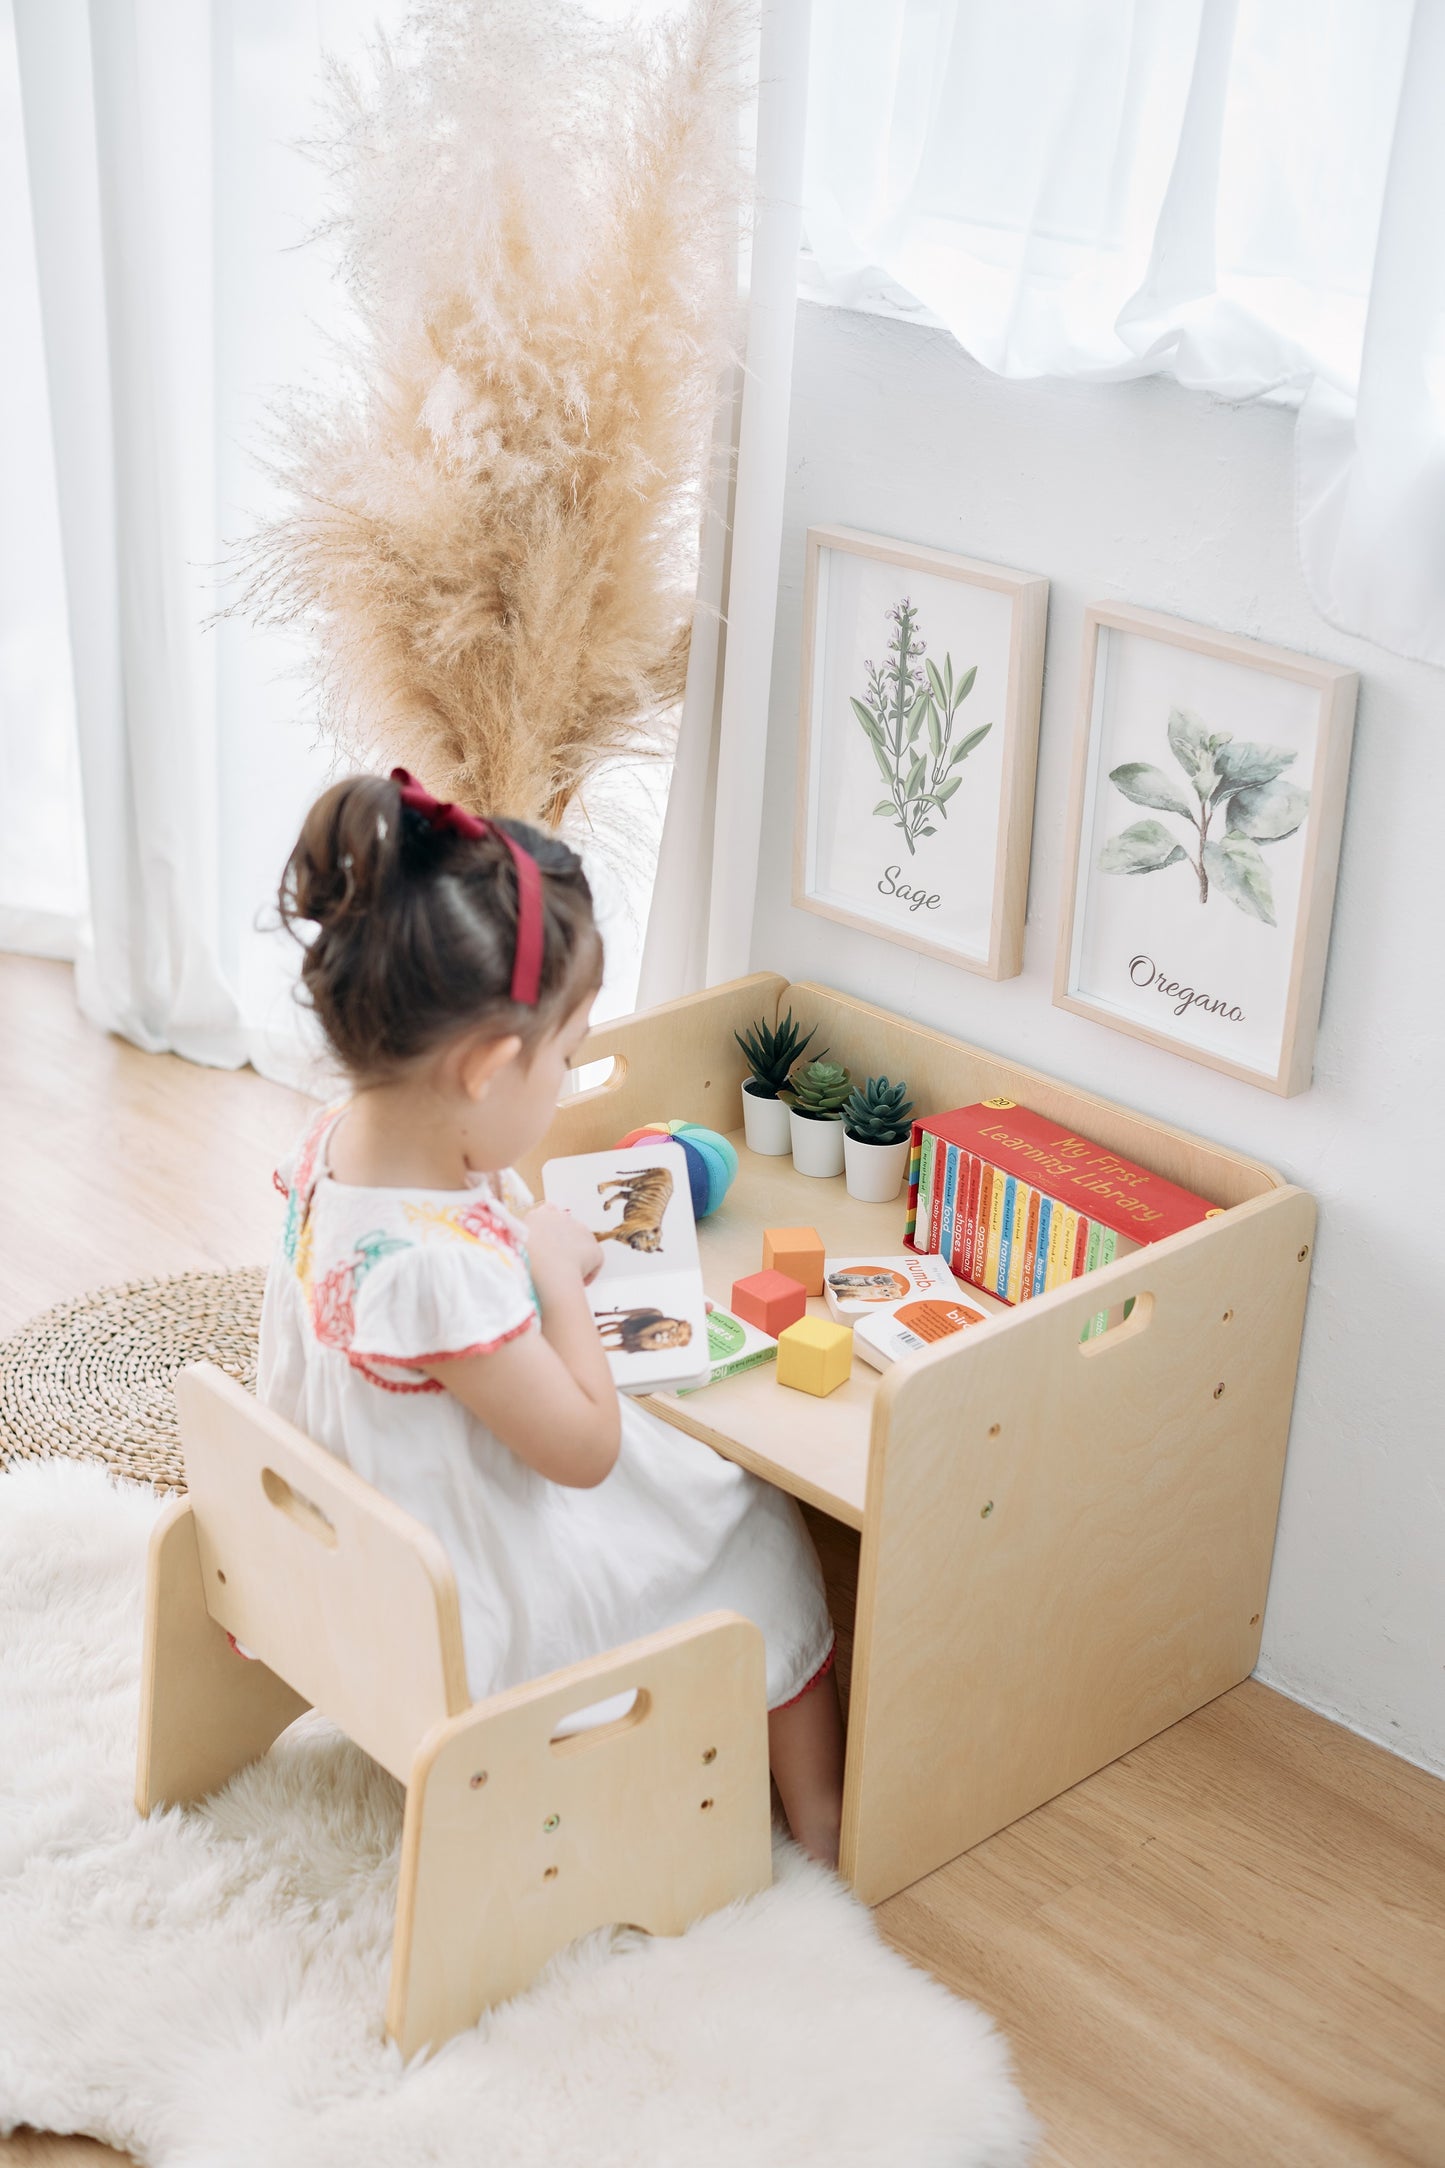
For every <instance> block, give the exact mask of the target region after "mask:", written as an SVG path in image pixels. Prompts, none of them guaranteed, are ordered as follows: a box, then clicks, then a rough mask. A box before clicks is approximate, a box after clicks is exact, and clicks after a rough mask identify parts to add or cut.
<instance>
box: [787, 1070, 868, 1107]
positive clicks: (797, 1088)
mask: <svg viewBox="0 0 1445 2168" xmlns="http://www.w3.org/2000/svg"><path fill="white" fill-rule="evenodd" d="M852 1088H853V1079H852V1077H851V1076H849V1074H848V1072H847V1070H846V1069H845V1068H844V1067H843V1064H842V1062H840V1061H810V1062H808V1063H807V1064H806V1065H805V1066H804V1067H803V1068H801V1069H798V1070H795V1071H794V1073H793V1075H792V1077H791V1079H790V1080H789V1083H788V1090H787V1099H788V1103H789V1105H790V1106H791V1107H792V1108H793V1109H794V1111H795V1112H796V1113H798V1114H805V1115H806V1116H807V1117H808V1120H809V1121H810V1122H836V1121H841V1119H842V1115H843V1104H844V1101H845V1100H846V1099H847V1097H848V1094H849V1092H850V1091H851V1090H852Z"/></svg>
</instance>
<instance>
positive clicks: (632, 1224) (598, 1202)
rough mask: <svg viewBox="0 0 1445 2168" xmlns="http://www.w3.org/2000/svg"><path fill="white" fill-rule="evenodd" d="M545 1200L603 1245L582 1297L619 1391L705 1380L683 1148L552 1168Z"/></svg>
mask: <svg viewBox="0 0 1445 2168" xmlns="http://www.w3.org/2000/svg"><path fill="white" fill-rule="evenodd" d="M542 1194H543V1196H544V1197H545V1198H546V1200H547V1202H548V1203H549V1204H555V1205H560V1206H561V1207H562V1208H563V1210H565V1211H568V1212H570V1213H571V1214H572V1216H573V1218H574V1219H577V1220H580V1221H581V1223H582V1225H583V1226H584V1227H586V1228H589V1229H590V1230H591V1232H592V1233H593V1234H594V1235H596V1237H597V1240H598V1242H599V1243H600V1244H601V1247H602V1270H601V1271H600V1272H599V1273H598V1275H597V1277H596V1279H595V1280H593V1281H592V1282H591V1284H590V1286H589V1287H588V1289H587V1298H588V1301H589V1302H590V1303H591V1305H592V1314H593V1316H594V1317H595V1318H596V1320H597V1329H598V1331H599V1332H600V1333H601V1335H602V1344H603V1346H604V1347H605V1348H606V1350H607V1357H608V1361H609V1362H610V1364H611V1366H612V1375H613V1377H614V1378H615V1380H616V1381H617V1385H618V1389H619V1390H620V1391H623V1392H633V1393H653V1392H660V1391H662V1390H663V1389H664V1388H665V1387H668V1386H675V1385H681V1384H691V1383H693V1382H695V1381H698V1380H700V1379H705V1378H706V1377H707V1375H708V1370H709V1364H710V1357H709V1353H708V1338H707V1303H706V1298H705V1296H704V1294H703V1289H702V1271H701V1268H700V1265H699V1262H698V1251H697V1228H696V1225H695V1224H694V1221H693V1216H692V1197H691V1193H690V1191H689V1188H688V1179H687V1161H686V1159H685V1158H684V1156H683V1151H682V1147H681V1146H680V1145H677V1144H668V1143H663V1142H656V1143H649V1144H633V1145H627V1146H624V1147H619V1149H617V1150H616V1151H612V1152H582V1153H579V1154H578V1155H577V1156H576V1157H575V1158H572V1159H549V1160H548V1161H547V1163H546V1165H545V1166H544V1167H543V1169H542Z"/></svg>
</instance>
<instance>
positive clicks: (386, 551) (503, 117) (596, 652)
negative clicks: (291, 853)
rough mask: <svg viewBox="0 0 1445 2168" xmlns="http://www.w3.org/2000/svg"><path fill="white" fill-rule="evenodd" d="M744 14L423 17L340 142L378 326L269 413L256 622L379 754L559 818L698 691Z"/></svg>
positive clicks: (440, 1) (360, 285)
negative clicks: (299, 648) (310, 656)
mask: <svg viewBox="0 0 1445 2168" xmlns="http://www.w3.org/2000/svg"><path fill="white" fill-rule="evenodd" d="M749 23H750V13H749V10H748V9H747V8H746V7H744V6H742V5H740V4H739V0H686V4H685V5H684V7H683V8H682V10H681V12H680V13H679V14H678V15H676V16H675V17H673V18H670V19H667V20H664V21H663V22H662V23H660V24H658V25H655V26H653V27H652V28H651V29H648V30H644V29H642V28H640V27H639V26H637V25H636V24H632V23H623V24H620V25H611V24H601V23H599V22H597V21H595V20H594V19H592V18H591V17H589V16H588V15H587V14H586V13H585V11H584V10H583V9H582V8H580V7H577V6H571V5H567V4H564V0H420V4H419V5H417V6H416V7H415V8H414V10H413V12H412V14H411V15H410V16H409V18H408V20H407V23H406V26H405V28H404V30H403V32H402V33H401V34H400V36H399V37H398V38H397V39H396V41H395V42H394V43H387V42H386V41H384V40H383V41H379V42H378V43H377V44H376V45H375V46H374V47H373V49H372V51H371V54H370V59H369V63H368V67H367V69H366V72H365V77H364V79H363V77H362V75H360V74H358V73H355V72H348V71H346V70H343V69H340V68H333V69H332V70H331V71H330V76H329V86H330V94H329V100H328V108H327V118H326V123H325V127H324V130H323V133H322V135H321V138H320V140H319V142H318V143H317V144H315V145H313V146H312V147H313V149H314V150H315V151H316V152H317V153H318V154H319V155H320V156H322V157H323V158H324V160H325V161H326V163H327V165H328V167H329V170H330V173H331V176H332V181H333V188H334V200H335V204H336V209H335V214H334V217H333V218H332V220H331V222H330V226H329V229H328V230H329V231H330V232H331V233H332V234H333V235H334V236H335V238H336V240H337V242H338V243H339V255H340V275H341V277H342V278H343V279H344V281H345V283H346V287H347V289H348V293H349V298H350V300H351V303H352V305H353V307H352V317H353V325H354V329H353V331H352V332H351V334H350V336H349V339H348V341H347V342H346V344H345V345H344V346H343V350H342V353H341V356H340V359H341V362H342V369H341V389H340V390H339V391H337V390H336V389H334V388H333V389H331V390H329V391H328V392H327V393H325V394H321V393H316V392H313V393H310V394H305V393H301V394H296V395H294V396H293V397H292V398H291V399H290V400H289V401H288V402H287V403H286V404H285V405H284V406H283V407H282V408H281V409H280V410H279V411H278V414H277V418H276V428H275V437H274V446H273V454H272V458H271V461H270V464H271V467H272V471H273V473H274V474H275V476H276V477H277V479H278V480H279V481H280V483H281V485H282V491H283V495H282V505H281V509H280V510H279V512H278V513H277V514H276V515H275V516H274V517H273V518H271V519H270V520H269V521H268V522H267V523H266V524H265V525H264V526H263V527H262V528H261V529H260V530H259V531H258V532H257V533H256V534H255V535H254V536H253V538H252V539H251V541H250V542H249V543H248V544H247V545H245V546H244V548H243V552H242V570H243V575H244V582H243V593H242V599H241V601H240V603H239V605H238V607H239V608H240V609H242V610H243V611H245V612H247V613H249V614H251V615H253V616H255V617H256V618H258V619H259V620H261V621H263V622H269V623H283V624H296V623H300V624H302V625H303V626H304V627H305V628H307V630H308V631H309V632H310V634H311V635H312V640H313V644H314V649H315V653H316V657H317V666H318V677H319V680H320V686H321V695H322V718H323V723H324V725H325V727H326V729H327V730H328V731H329V733H330V734H331V735H332V736H333V737H334V738H335V740H336V741H337V743H338V746H339V747H340V749H341V750H342V751H343V752H344V753H345V754H346V755H347V756H348V757H350V758H354V759H359V760H361V761H363V762H368V763H370V762H382V763H387V764H389V763H390V762H392V761H400V762H402V763H404V765H406V766H407V767H409V768H412V769H413V770H414V771H415V772H416V773H417V774H418V775H419V776H421V778H422V779H423V780H424V781H425V782H426V783H427V785H428V786H429V787H430V788H431V789H432V790H434V791H435V792H436V793H437V794H438V795H439V796H440V797H443V798H454V799H457V800H459V801H460V802H461V803H463V804H465V805H469V806H471V807H472V808H473V809H474V810H476V811H478V812H499V813H510V814H516V815H519V816H521V817H523V818H527V819H532V820H541V821H543V822H546V823H547V824H549V825H556V824H557V823H558V822H559V821H560V820H561V819H562V817H563V815H564V814H565V812H566V811H567V809H568V808H569V807H570V806H572V805H573V803H574V801H576V800H577V799H578V797H579V794H580V793H581V792H582V791H583V790H584V788H585V786H586V784H587V781H588V779H589V777H590V776H592V775H593V774H594V773H595V772H596V771H597V769H598V767H599V766H600V765H601V764H602V763H603V762H605V761H607V760H608V759H609V758H611V757H612V756H614V755H616V754H619V753H623V752H638V751H644V752H645V751H658V750H662V749H664V748H665V746H666V745H667V743H668V739H669V731H670V727H671V722H672V718H673V716H674V714H675V710H676V706H677V703H678V701H679V699H680V697H681V693H682V686H683V680H684V676H685V672H686V663H687V644H688V632H689V626H690V622H691V614H692V601H693V583H694V575H695V565H696V548H697V534H698V522H699V516H700V509H701V492H702V489H703V486H704V484H705V481H706V478H707V477H706V470H707V463H708V458H709V453H710V447H711V429H712V419H713V413H714V405H715V400H716V395H717V385H718V375H719V371H720V369H721V367H722V366H723V364H724V362H725V360H726V359H727V356H728V352H729V347H730V341H731V339H732V336H733V333H734V330H735V321H734V319H735V309H736V273H735V261H736V235H737V219H738V211H739V205H740V202H741V199H742V178H741V173H740V168H739V161H738V155H737V109H738V95H739V94H738V88H737V85H738V81H739V76H740V69H739V55H740V53H741V50H742V48H743V44H744V40H745V38H746V35H747V31H748V28H749Z"/></svg>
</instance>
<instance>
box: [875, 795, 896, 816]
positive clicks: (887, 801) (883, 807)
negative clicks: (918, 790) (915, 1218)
mask: <svg viewBox="0 0 1445 2168" xmlns="http://www.w3.org/2000/svg"><path fill="white" fill-rule="evenodd" d="M873 810H874V812H875V813H891V812H893V811H894V805H893V800H892V799H891V798H880V799H879V801H878V803H877V805H875V806H874V808H873Z"/></svg>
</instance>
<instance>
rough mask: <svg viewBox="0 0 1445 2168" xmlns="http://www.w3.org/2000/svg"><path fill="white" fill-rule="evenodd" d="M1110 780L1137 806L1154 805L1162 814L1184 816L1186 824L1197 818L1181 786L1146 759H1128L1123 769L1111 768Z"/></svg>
mask: <svg viewBox="0 0 1445 2168" xmlns="http://www.w3.org/2000/svg"><path fill="white" fill-rule="evenodd" d="M1109 781H1110V782H1111V783H1112V784H1113V785H1114V788H1115V789H1116V790H1121V791H1122V792H1123V793H1124V796H1125V797H1126V798H1128V799H1129V800H1130V801H1131V803H1132V804H1134V805H1152V806H1153V807H1155V808H1156V810H1157V811H1159V812H1160V813H1182V814H1183V815H1184V818H1185V819H1186V820H1187V821H1192V820H1193V818H1194V808H1193V806H1192V805H1191V804H1190V803H1189V800H1188V799H1187V798H1186V797H1185V795H1184V793H1183V791H1182V790H1181V789H1180V787H1179V785H1178V784H1177V783H1171V782H1170V780H1169V778H1168V776H1167V775H1166V774H1165V773H1164V770H1163V769H1162V768H1155V767H1152V766H1151V765H1150V763H1149V762H1148V761H1147V760H1126V761H1125V763H1124V765H1123V766H1122V767H1121V768H1111V769H1110V770H1109Z"/></svg>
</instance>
